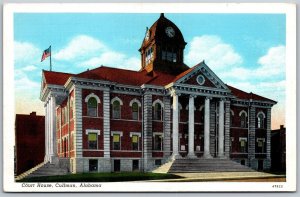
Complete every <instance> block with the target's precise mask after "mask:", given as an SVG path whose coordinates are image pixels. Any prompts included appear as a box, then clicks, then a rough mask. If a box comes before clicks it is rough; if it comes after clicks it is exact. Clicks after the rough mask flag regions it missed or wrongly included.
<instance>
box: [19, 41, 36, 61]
mask: <svg viewBox="0 0 300 197" xmlns="http://www.w3.org/2000/svg"><path fill="white" fill-rule="evenodd" d="M39 55H42V54H41V50H40V49H39V48H37V47H36V46H34V45H33V44H31V43H29V42H18V41H15V42H14V61H15V63H24V62H28V61H38V59H37V57H38V56H39Z"/></svg>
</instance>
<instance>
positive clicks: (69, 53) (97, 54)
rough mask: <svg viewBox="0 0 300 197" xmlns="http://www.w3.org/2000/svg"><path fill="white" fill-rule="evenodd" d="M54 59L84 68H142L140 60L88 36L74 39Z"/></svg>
mask: <svg viewBox="0 0 300 197" xmlns="http://www.w3.org/2000/svg"><path fill="white" fill-rule="evenodd" d="M54 58H55V59H56V60H64V61H68V62H70V63H72V64H76V65H77V66H78V67H84V68H96V67H99V66H101V65H105V66H110V67H117V68H125V69H131V70H138V69H139V67H140V59H138V58H136V57H128V56H127V55H125V54H123V53H121V52H118V51H114V50H112V49H110V48H109V47H108V46H106V45H105V44H104V43H103V42H102V41H100V40H98V39H96V38H93V37H90V36H87V35H79V36H76V37H74V38H73V39H72V40H71V41H70V43H68V44H67V46H66V47H64V48H63V49H61V50H60V51H58V52H57V53H56V54H54Z"/></svg>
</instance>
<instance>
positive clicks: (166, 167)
mask: <svg viewBox="0 0 300 197" xmlns="http://www.w3.org/2000/svg"><path fill="white" fill-rule="evenodd" d="M174 161H175V160H174V159H170V161H168V162H167V163H165V164H163V165H161V166H159V167H158V168H156V169H154V170H152V172H153V173H162V174H164V173H168V171H169V170H170V168H171V166H172V165H173V162H174Z"/></svg>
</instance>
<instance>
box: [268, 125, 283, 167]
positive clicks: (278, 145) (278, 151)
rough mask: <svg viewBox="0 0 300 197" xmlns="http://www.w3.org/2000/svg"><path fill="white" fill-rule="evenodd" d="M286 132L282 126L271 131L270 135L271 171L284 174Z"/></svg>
mask: <svg viewBox="0 0 300 197" xmlns="http://www.w3.org/2000/svg"><path fill="white" fill-rule="evenodd" d="M285 134H286V131H285V127H284V126H283V125H280V129H276V130H272V133H271V139H272V140H271V156H272V165H271V169H272V170H273V171H281V172H284V171H285V170H286V137H285Z"/></svg>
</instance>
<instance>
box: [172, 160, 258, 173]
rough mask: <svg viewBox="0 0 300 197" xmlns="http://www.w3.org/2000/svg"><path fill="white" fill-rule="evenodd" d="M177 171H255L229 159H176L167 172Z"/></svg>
mask: <svg viewBox="0 0 300 197" xmlns="http://www.w3.org/2000/svg"><path fill="white" fill-rule="evenodd" d="M178 172H255V170H253V169H251V168H249V167H247V166H244V165H241V164H239V163H237V162H235V161H232V160H229V159H218V158H212V159H203V158H196V159H185V158H181V159H176V160H175V161H174V162H173V164H172V166H171V167H170V169H169V171H168V173H178Z"/></svg>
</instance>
